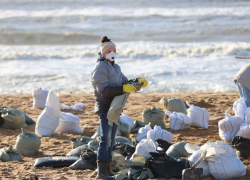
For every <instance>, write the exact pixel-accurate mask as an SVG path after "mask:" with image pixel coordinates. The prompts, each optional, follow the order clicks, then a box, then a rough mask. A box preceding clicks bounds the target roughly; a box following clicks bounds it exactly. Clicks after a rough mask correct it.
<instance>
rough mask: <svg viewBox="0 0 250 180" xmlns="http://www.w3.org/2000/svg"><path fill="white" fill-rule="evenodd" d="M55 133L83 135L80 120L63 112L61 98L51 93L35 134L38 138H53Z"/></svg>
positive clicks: (38, 120)
mask: <svg viewBox="0 0 250 180" xmlns="http://www.w3.org/2000/svg"><path fill="white" fill-rule="evenodd" d="M54 132H64V133H83V131H82V129H81V127H80V120H79V119H78V118H77V117H76V116H75V115H73V114H71V113H64V112H61V111H60V101H59V96H58V95H57V94H55V93H54V92H53V91H49V93H48V97H47V99H46V106H45V109H44V110H43V111H42V113H41V115H40V116H39V117H38V119H37V124H36V128H35V133H36V134H37V135H38V136H52V134H53V133H54Z"/></svg>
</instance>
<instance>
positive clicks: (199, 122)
mask: <svg viewBox="0 0 250 180" xmlns="http://www.w3.org/2000/svg"><path fill="white" fill-rule="evenodd" d="M186 104H187V105H188V106H189V107H190V108H189V109H188V110H187V112H188V117H189V118H190V119H191V126H194V127H201V128H206V129H207V128H208V121H209V112H208V111H207V110H205V109H202V108H199V107H198V106H194V105H193V104H189V103H188V102H187V101H186Z"/></svg>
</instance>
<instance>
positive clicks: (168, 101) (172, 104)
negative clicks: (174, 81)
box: [159, 96, 187, 114]
mask: <svg viewBox="0 0 250 180" xmlns="http://www.w3.org/2000/svg"><path fill="white" fill-rule="evenodd" d="M159 103H160V104H162V105H163V106H164V110H165V111H171V112H178V113H179V112H180V113H183V114H187V109H186V105H185V104H184V102H183V101H182V100H181V99H180V98H176V97H167V96H164V97H163V98H162V99H161V100H160V102H159Z"/></svg>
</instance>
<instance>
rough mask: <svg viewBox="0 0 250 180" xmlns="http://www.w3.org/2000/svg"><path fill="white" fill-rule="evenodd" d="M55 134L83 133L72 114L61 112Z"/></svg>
mask: <svg viewBox="0 0 250 180" xmlns="http://www.w3.org/2000/svg"><path fill="white" fill-rule="evenodd" d="M55 132H63V133H83V131H82V129H81V127H80V120H79V119H78V117H76V116H75V115H74V114H72V113H64V112H61V118H60V120H59V124H58V126H57V128H56V130H55Z"/></svg>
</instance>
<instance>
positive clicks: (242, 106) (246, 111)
mask: <svg viewBox="0 0 250 180" xmlns="http://www.w3.org/2000/svg"><path fill="white" fill-rule="evenodd" d="M233 111H234V113H235V116H240V117H241V119H242V120H245V119H246V117H247V116H249V117H250V107H247V105H246V102H245V100H244V98H240V99H239V100H237V101H235V102H234V105H233Z"/></svg>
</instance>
